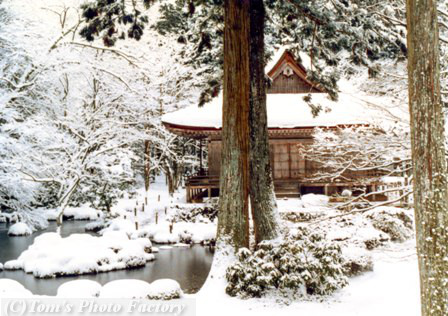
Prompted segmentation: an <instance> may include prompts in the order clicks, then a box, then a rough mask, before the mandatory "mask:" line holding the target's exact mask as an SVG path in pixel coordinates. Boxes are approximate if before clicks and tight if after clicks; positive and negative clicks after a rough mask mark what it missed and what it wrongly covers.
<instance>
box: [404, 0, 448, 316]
mask: <svg viewBox="0 0 448 316" xmlns="http://www.w3.org/2000/svg"><path fill="white" fill-rule="evenodd" d="M406 4H407V27H408V51H409V56H408V76H409V109H410V114H411V141H412V160H413V173H414V208H415V221H416V235H417V236H416V237H417V254H418V262H419V269H420V290H421V302H422V315H423V316H430V315H431V316H434V315H437V316H442V315H448V307H447V304H448V295H447V294H448V284H447V283H448V261H447V258H448V248H447V247H448V234H447V229H448V205H447V203H448V191H447V180H446V173H447V166H446V158H445V145H444V144H445V135H444V116H443V111H442V104H441V97H440V65H439V43H438V27H437V3H436V1H433V0H418V1H417V0H407V1H406Z"/></svg>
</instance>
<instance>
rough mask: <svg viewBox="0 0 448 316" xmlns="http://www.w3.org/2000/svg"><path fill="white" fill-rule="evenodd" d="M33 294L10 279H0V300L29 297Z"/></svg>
mask: <svg viewBox="0 0 448 316" xmlns="http://www.w3.org/2000/svg"><path fill="white" fill-rule="evenodd" d="M31 296H33V294H32V293H31V292H30V291H29V290H27V289H26V288H25V287H24V286H23V285H22V284H20V283H19V282H17V281H14V280H10V279H0V298H6V297H9V298H19V297H31Z"/></svg>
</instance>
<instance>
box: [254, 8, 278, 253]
mask: <svg viewBox="0 0 448 316" xmlns="http://www.w3.org/2000/svg"><path fill="white" fill-rule="evenodd" d="M265 14H266V13H265V8H264V4H263V0H251V1H250V57H249V58H250V61H249V66H250V75H251V78H250V111H249V128H250V143H249V144H250V154H249V161H250V202H251V208H252V209H251V210H252V218H253V221H254V230H255V242H256V243H257V244H258V243H259V242H260V241H262V240H270V239H275V238H277V237H278V236H279V232H278V230H279V224H278V211H277V202H276V199H275V194H274V183H273V180H272V172H271V165H270V160H269V157H270V156H269V135H268V122H267V113H266V77H265V76H266V75H265V71H264V67H265V54H264V53H265V52H264V24H265Z"/></svg>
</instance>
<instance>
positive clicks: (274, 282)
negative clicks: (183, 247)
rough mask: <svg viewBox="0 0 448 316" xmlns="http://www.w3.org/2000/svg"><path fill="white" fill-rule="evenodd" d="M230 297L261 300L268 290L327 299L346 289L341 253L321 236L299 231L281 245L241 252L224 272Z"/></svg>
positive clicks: (265, 244)
mask: <svg viewBox="0 0 448 316" xmlns="http://www.w3.org/2000/svg"><path fill="white" fill-rule="evenodd" d="M226 279H227V281H228V285H227V288H226V292H227V293H228V294H229V295H231V296H237V295H238V296H241V297H260V296H263V295H264V294H266V292H268V291H271V290H279V291H280V293H281V294H292V295H294V296H306V295H326V294H330V293H332V292H334V291H335V290H337V289H340V288H342V287H344V286H345V285H347V277H346V271H345V270H344V268H343V257H342V253H341V249H340V248H339V246H338V245H337V244H336V243H334V242H329V241H327V240H326V239H325V236H324V235H322V234H318V233H314V232H311V231H310V230H307V229H304V228H301V229H298V230H297V231H296V232H295V233H294V235H290V236H287V237H286V238H285V240H284V241H283V242H281V243H280V244H275V243H272V242H262V243H260V244H259V248H258V250H256V251H254V252H251V251H250V250H248V249H246V248H243V249H241V250H240V251H239V252H238V261H237V262H236V263H234V264H232V265H230V266H229V267H228V269H227V271H226Z"/></svg>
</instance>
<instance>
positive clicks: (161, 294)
mask: <svg viewBox="0 0 448 316" xmlns="http://www.w3.org/2000/svg"><path fill="white" fill-rule="evenodd" d="M182 295H183V292H182V289H181V288H180V285H179V283H178V282H177V281H175V280H171V279H160V280H156V281H154V282H152V283H151V285H150V291H149V293H148V296H147V297H148V298H149V299H152V300H172V299H175V298H180V297H182Z"/></svg>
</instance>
